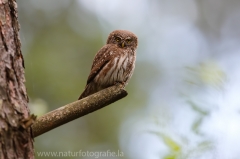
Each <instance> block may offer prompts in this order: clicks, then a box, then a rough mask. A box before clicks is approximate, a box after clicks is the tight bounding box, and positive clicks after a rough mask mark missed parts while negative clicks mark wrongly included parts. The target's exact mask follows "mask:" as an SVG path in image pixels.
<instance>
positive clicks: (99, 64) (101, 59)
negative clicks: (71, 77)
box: [87, 45, 116, 84]
mask: <svg viewBox="0 0 240 159" xmlns="http://www.w3.org/2000/svg"><path fill="white" fill-rule="evenodd" d="M115 53H116V51H115V46H112V45H105V46H104V47H102V48H101V49H100V50H99V51H98V53H97V54H96V56H95V58H94V60H93V64H92V69H91V72H90V74H89V76H88V80H87V84H89V83H90V82H91V81H92V80H93V79H94V78H95V77H96V76H97V74H98V73H99V72H100V71H101V70H102V68H103V67H104V66H106V65H107V64H108V63H109V62H110V60H111V59H112V58H113V57H114V55H115Z"/></svg>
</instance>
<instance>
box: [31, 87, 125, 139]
mask: <svg viewBox="0 0 240 159" xmlns="http://www.w3.org/2000/svg"><path fill="white" fill-rule="evenodd" d="M125 96H127V92H126V91H125V90H124V89H123V86H122V85H121V84H117V85H114V86H112V87H109V88H106V89H104V90H102V91H99V92H97V93H95V94H93V95H90V96H88V97H86V98H83V99H81V100H78V101H75V102H73V103H70V104H67V105H65V106H62V107H60V108H58V109H56V110H53V111H51V112H49V113H47V114H45V115H43V116H42V117H40V118H38V119H37V120H36V122H34V124H33V125H32V133H33V137H37V136H39V135H41V134H43V133H45V132H48V131H50V130H52V129H54V128H56V127H58V126H60V125H63V124H65V123H67V122H70V121H72V120H74V119H77V118H79V117H82V116H84V115H86V114H89V113H91V112H94V111H96V110H98V109H101V108H103V107H105V106H107V105H109V104H111V103H113V102H115V101H117V100H119V99H121V98H123V97H125Z"/></svg>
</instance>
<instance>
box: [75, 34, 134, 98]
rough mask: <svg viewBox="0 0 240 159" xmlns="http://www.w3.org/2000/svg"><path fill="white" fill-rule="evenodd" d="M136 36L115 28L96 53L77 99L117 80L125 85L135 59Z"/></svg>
mask: <svg viewBox="0 0 240 159" xmlns="http://www.w3.org/2000/svg"><path fill="white" fill-rule="evenodd" d="M137 45H138V40H137V36H136V35H134V34H133V33H131V32H129V31H127V30H115V31H113V32H111V33H110V34H109V36H108V39H107V44H106V45H105V46H103V47H102V48H101V49H100V50H99V51H98V53H97V54H96V56H95V58H94V60H93V64H92V68H91V72H90V74H89V76H88V80H87V85H86V87H85V90H84V91H83V93H82V94H81V95H80V97H79V99H82V98H84V97H86V96H89V95H91V94H93V93H96V92H98V91H100V90H102V89H104V88H107V87H109V86H112V85H114V84H115V83H117V82H120V83H123V84H124V87H125V86H126V85H127V83H128V81H129V79H130V78H131V76H132V74H133V70H134V68H135V61H136V49H137Z"/></svg>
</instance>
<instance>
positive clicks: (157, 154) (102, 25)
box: [17, 0, 240, 159]
mask: <svg viewBox="0 0 240 159" xmlns="http://www.w3.org/2000/svg"><path fill="white" fill-rule="evenodd" d="M17 3H18V7H19V20H20V25H21V30H20V35H21V42H22V50H23V55H24V58H25V66H26V69H25V72H26V81H27V82H26V86H27V91H28V95H29V97H30V103H29V106H30V108H31V113H35V114H37V115H39V116H41V115H42V114H44V113H46V112H48V111H51V110H54V109H56V108H58V107H60V106H63V105H65V104H67V103H70V102H73V101H75V100H77V98H78V97H79V95H80V94H81V92H82V91H83V89H84V87H85V84H86V80H87V77H88V74H89V71H90V67H91V64H92V60H93V58H94V55H95V54H96V53H97V51H98V50H99V49H100V48H101V47H102V46H103V45H104V44H105V42H106V39H107V35H108V34H109V33H110V32H111V31H112V30H115V29H128V30H131V31H133V32H134V33H136V35H137V36H138V38H139V47H138V52H137V63H136V69H135V72H134V74H133V77H132V79H131V81H130V82H129V85H128V86H127V88H126V89H127V91H128V93H129V95H128V96H127V97H126V98H124V99H122V100H120V101H118V102H116V103H114V104H111V105H110V106H107V107H106V108H104V109H101V110H99V111H96V112H94V113H91V114H89V115H87V116H85V117H82V118H81V119H78V120H75V121H73V122H70V123H67V124H65V125H63V126H61V127H59V128H56V129H54V130H52V131H50V132H48V133H46V134H43V135H41V136H39V137H37V138H36V139H35V150H36V152H41V151H48V152H49V151H56V152H61V151H63V152H65V151H72V152H78V151H79V150H81V151H85V152H86V151H92V152H99V151H107V150H111V151H113V152H117V151H119V150H120V151H123V153H124V156H123V157H122V156H119V157H109V158H121V159H127V158H137V159H145V158H148V159H150V158H152V159H155V158H164V159H192V158H194V159H203V158H204V159H208V158H209V159H211V158H218V159H226V158H224V157H222V156H224V155H221V153H222V149H224V151H226V152H228V153H225V154H228V157H227V159H229V158H234V157H235V158H239V153H238V150H237V151H236V152H234V150H233V149H230V148H229V147H231V144H233V143H234V144H238V143H240V142H239V140H238V139H240V138H238V136H239V135H236V134H239V133H238V132H240V126H238V125H236V124H235V125H233V127H234V129H233V131H232V129H230V128H229V129H228V128H226V127H227V126H228V124H227V125H223V124H222V123H224V122H226V121H225V120H226V118H222V116H221V115H223V114H225V112H226V113H232V114H234V113H235V110H238V112H239V102H238V101H239V100H238V99H239V92H238V91H239V90H240V88H239V85H238V83H239V77H238V76H237V75H239V74H240V73H239V72H238V71H239V70H238V69H237V68H239V67H238V66H239V50H238V48H239V40H240V38H239V37H240V36H239V24H240V21H239V20H238V19H239V18H238V17H239V13H238V12H239V8H240V1H237V0H231V1H223V0H222V1H216V0H211V1H207V0H203V1H191V0H183V1H162V0H161V1H159V0H153V1H147V0H141V1H138V0H131V1H128V2H127V3H126V2H123V1H120V0H119V1H117V0H116V1H104V0H79V1H64V0H51V1H46V0H42V1H40V0H30V1H18V2H17ZM216 4H217V5H216ZM212 6H215V7H214V8H213V7H212ZM230 79H231V80H230ZM229 81H230V82H232V83H231V86H232V87H234V89H233V90H232V89H226V87H225V86H226V83H227V82H229ZM234 82H235V83H234ZM226 91H228V92H226ZM223 92H224V93H223ZM229 92H230V93H229ZM223 94H227V95H226V96H224V95H223ZM229 94H230V95H229ZM224 99H225V100H226V101H231V102H230V104H229V103H228V102H226V101H225V102H223V101H224ZM235 105H236V106H235ZM234 106H235V107H234ZM226 110H227V111H226ZM222 112H223V113H222ZM221 113H222V114H221ZM152 116H155V117H156V120H154V121H153V120H147V119H149V117H150V118H151V117H152ZM226 116H227V117H228V118H230V119H229V121H232V122H231V123H233V121H235V120H236V118H237V116H235V118H231V117H232V116H234V115H228V114H226ZM238 116H239V113H238ZM224 117H225V116H224ZM239 120H240V119H239ZM227 121H228V120H227ZM126 123H127V124H126ZM126 125H127V126H126ZM142 132H147V133H144V135H149V136H147V137H146V138H145V136H144V135H143V136H141V135H142ZM149 132H150V133H149ZM223 132H224V133H223ZM221 133H222V134H224V137H222V134H221ZM139 134H140V135H139ZM229 134H235V136H234V137H232V136H231V135H229ZM154 137H155V138H154ZM228 139H231V140H230V141H229V143H231V144H229V143H228ZM220 141H221V142H220ZM138 143H140V144H142V145H138ZM229 145H230V146H229ZM227 148H228V149H227ZM216 154H219V155H216ZM229 156H231V157H229ZM38 158H43V157H39V156H37V155H36V159H38ZM49 158H56V157H54V156H51V157H49ZM66 158H69V159H73V158H95V157H94V156H92V157H84V156H82V157H76V156H75V157H74V156H68V157H66ZM99 158H101V157H99ZM103 158H104V157H103Z"/></svg>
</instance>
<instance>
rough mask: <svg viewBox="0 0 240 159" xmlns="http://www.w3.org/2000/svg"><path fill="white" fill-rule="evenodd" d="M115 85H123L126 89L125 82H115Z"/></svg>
mask: <svg viewBox="0 0 240 159" xmlns="http://www.w3.org/2000/svg"><path fill="white" fill-rule="evenodd" d="M114 85H122V88H124V87H125V82H123V81H116V82H114Z"/></svg>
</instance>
